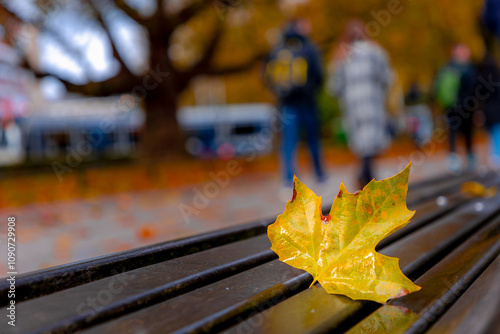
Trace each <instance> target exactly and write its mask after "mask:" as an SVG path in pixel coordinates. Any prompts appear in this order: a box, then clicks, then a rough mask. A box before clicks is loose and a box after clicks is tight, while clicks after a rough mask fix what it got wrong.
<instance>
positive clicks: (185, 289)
mask: <svg viewBox="0 0 500 334" xmlns="http://www.w3.org/2000/svg"><path fill="white" fill-rule="evenodd" d="M471 177H473V176H471V175H467V176H463V177H461V178H453V177H451V178H447V179H443V180H433V181H432V182H425V183H423V184H421V185H418V186H416V187H415V188H414V189H412V190H410V191H409V194H408V203H409V204H408V205H409V207H410V209H416V210H417V213H416V215H415V216H414V218H413V219H412V222H411V223H410V224H409V225H407V226H406V227H405V228H403V229H401V230H399V231H397V232H396V233H394V234H393V235H391V236H390V237H388V238H386V239H384V240H383V241H382V242H381V243H380V244H379V245H378V246H377V249H378V250H379V252H380V253H382V254H385V255H388V256H394V257H398V258H400V267H401V268H402V270H403V272H404V273H405V274H406V275H408V276H409V277H410V278H411V279H413V280H416V283H417V284H419V285H421V286H422V287H423V289H422V290H421V291H419V292H417V293H414V294H411V295H409V296H405V297H403V298H401V299H398V300H394V301H392V302H389V303H388V304H387V305H385V306H382V307H380V304H377V303H373V302H367V301H353V300H351V299H349V298H347V297H344V296H340V295H328V294H327V293H326V292H325V291H324V289H323V288H321V286H320V285H318V284H316V285H315V286H314V287H312V288H310V289H307V288H308V286H309V284H310V283H311V281H312V277H311V276H310V275H309V274H308V273H306V272H304V271H301V270H298V269H295V268H292V267H290V266H288V265H286V264H284V263H282V262H279V261H278V260H276V258H277V257H276V255H275V254H274V253H273V252H272V251H271V250H270V249H269V247H270V243H269V240H268V238H267V235H266V234H265V231H266V227H267V225H268V224H269V223H271V222H272V221H273V220H270V221H265V222H264V221H263V222H257V223H254V224H251V225H247V226H241V227H237V228H231V229H226V230H223V231H221V232H213V233H210V234H208V235H200V236H196V237H192V238H186V239H183V240H180V241H174V242H169V243H163V244H158V245H154V246H151V247H149V248H148V247H146V248H144V249H139V250H133V251H128V252H123V253H120V254H117V255H115V256H113V255H109V256H106V257H103V258H100V259H96V260H87V261H83V262H81V263H78V264H75V265H73V266H72V265H66V266H62V267H60V268H55V269H52V270H46V271H42V272H41V273H38V274H34V275H33V274H32V275H24V276H23V277H22V280H21V291H22V292H23V293H24V294H25V295H24V299H26V301H24V302H19V303H18V304H17V312H18V317H19V319H30V320H29V321H23V322H18V326H16V328H15V330H14V331H12V329H11V328H7V327H5V324H4V323H1V324H0V332H2V333H4V332H6V333H48V332H51V333H71V332H74V331H77V330H78V331H81V332H82V333H86V334H90V333H167V332H168V333H170V332H178V333H196V332H219V331H225V332H228V333H290V334H291V333H304V332H329V331H332V330H335V331H337V332H344V331H350V332H351V333H364V332H369V333H378V331H377V330H381V331H382V332H383V331H384V330H385V331H390V332H405V331H409V332H415V333H420V332H423V331H425V330H427V329H428V328H431V330H432V331H434V332H436V333H437V332H446V331H448V332H452V329H453V330H455V329H457V330H458V329H461V330H463V329H469V328H478V327H473V320H474V319H472V320H471V319H469V318H467V317H466V316H465V315H464V314H470V313H471V312H472V311H474V310H475V311H474V312H476V313H477V314H482V315H484V314H485V312H481V311H480V310H481V309H484V306H482V305H486V304H488V303H486V302H487V301H489V304H488V305H493V304H491V303H493V302H492V301H491V297H490V299H488V294H487V293H486V291H485V290H484V286H485V285H488V286H491V288H495V287H497V288H498V286H499V285H500V283H498V281H496V282H495V278H497V279H498V276H495V275H494V274H492V273H491V272H495V270H497V271H498V268H497V267H498V260H495V258H496V257H497V256H498V253H499V252H500V244H499V243H500V242H499V238H500V237H499V236H500V200H499V198H498V197H495V198H489V199H471V198H470V197H467V196H465V195H463V194H461V193H460V191H459V189H460V184H461V183H462V182H464V181H466V180H469V179H471ZM474 179H475V180H477V181H481V182H483V183H485V184H487V185H491V184H498V183H499V179H498V178H497V176H495V175H492V174H488V175H484V176H481V177H474ZM217 233H219V235H220V238H218V237H217ZM127 258H129V259H130V263H128V262H127ZM100 265H102V268H101V267H100ZM495 266H496V267H495ZM86 267H88V269H89V272H88V273H86V274H85V268H86ZM495 268H497V269H495ZM79 275H80V276H82V277H80V276H79ZM51 278H55V279H56V281H52V280H51ZM72 279H73V280H74V281H72ZM479 282H483V283H481V284H480V283H479ZM30 283H32V284H31V285H30ZM59 283H60V284H61V285H60V286H59V285H58V284H59ZM495 283H496V284H495ZM469 287H470V289H469ZM1 288H3V286H1V285H0V290H1ZM459 288H460V289H459ZM494 291H497V290H494ZM30 292H31V294H30ZM467 294H469V295H471V296H470V297H467ZM34 297H38V298H34ZM469 300H470V301H471V302H470V303H468V305H469V306H467V307H465V308H464V307H460V305H461V304H464V303H465V302H466V301H469ZM443 303H445V305H446V307H443V306H442V304H443ZM448 309H449V312H450V313H449V314H451V315H449V316H448V317H447V314H448V313H446V311H447V310H448ZM443 314H444V315H443ZM453 314H455V315H454V316H453ZM442 315H443V316H442ZM441 316H442V317H441ZM432 317H434V318H435V319H434V318H432ZM439 317H441V320H440V321H437V319H438V318H439ZM457 318H459V319H462V321H461V322H459V323H458V324H456V322H457V321H456V319H457ZM490 318H491V317H490ZM447 319H448V320H447ZM453 321H454V322H453ZM488 321H489V322H487V321H486V320H485V323H486V325H485V326H486V327H485V328H486V329H488V328H494V327H495V323H494V322H492V321H493V320H491V319H490V320H488ZM422 324H425V326H424V325H422ZM450 324H452V325H450ZM433 326H434V327H433ZM471 326H472V327H471ZM450 328H451V329H450Z"/></svg>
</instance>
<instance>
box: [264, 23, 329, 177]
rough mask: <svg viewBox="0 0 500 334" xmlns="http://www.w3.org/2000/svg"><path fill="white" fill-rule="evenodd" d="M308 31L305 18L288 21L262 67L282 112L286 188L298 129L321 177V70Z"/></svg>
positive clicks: (322, 175) (294, 169) (291, 174)
mask: <svg viewBox="0 0 500 334" xmlns="http://www.w3.org/2000/svg"><path fill="white" fill-rule="evenodd" d="M309 30H310V28H309V22H308V21H306V20H305V19H295V20H293V21H291V22H290V23H288V24H287V25H286V27H285V29H284V32H283V38H282V41H281V43H279V45H278V46H277V47H276V48H274V50H272V52H271V54H270V55H269V57H268V60H267V62H266V66H265V81H266V84H267V85H268V86H269V87H270V89H272V90H273V91H274V92H275V94H276V95H277V97H278V99H279V104H280V108H281V110H282V113H283V133H282V144H281V145H282V154H283V165H284V170H285V172H284V178H285V186H286V187H291V186H292V185H293V176H294V174H295V173H296V167H295V160H296V159H295V152H296V146H297V142H298V140H299V135H300V130H301V129H302V128H303V129H304V130H305V132H306V136H307V137H306V138H307V143H308V146H309V150H310V152H311V156H312V160H313V164H314V170H315V172H316V177H317V179H318V181H319V182H323V181H324V180H325V174H324V172H323V166H322V163H321V159H320V140H319V119H318V111H317V107H316V94H317V92H318V89H319V88H320V86H321V83H322V80H323V73H322V68H321V61H320V57H319V53H318V51H317V49H316V47H315V45H314V44H313V42H312V41H311V40H310V39H309V38H308V37H307V35H308V33H309Z"/></svg>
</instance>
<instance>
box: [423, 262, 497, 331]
mask: <svg viewBox="0 0 500 334" xmlns="http://www.w3.org/2000/svg"><path fill="white" fill-rule="evenodd" d="M498 317H500V257H497V258H496V260H495V261H493V263H492V264H491V265H490V266H489V267H488V268H487V269H486V270H485V271H484V272H483V273H482V274H481V276H479V278H478V279H477V280H476V281H475V282H474V283H473V284H472V285H471V287H470V288H468V289H467V291H466V292H465V293H464V294H463V295H462V296H461V297H460V298H459V299H458V300H457V301H456V302H455V303H454V304H453V306H452V307H451V308H450V309H449V310H448V311H446V313H445V314H444V315H443V317H441V318H440V319H439V320H438V321H437V322H436V323H435V324H434V325H433V326H432V327H431V328H430V330H429V331H428V332H427V333H428V334H447V333H450V334H451V333H457V334H458V333H464V334H465V333H478V334H479V333H494V329H495V327H494V323H495V322H496V318H498ZM496 331H497V333H498V332H500V327H496Z"/></svg>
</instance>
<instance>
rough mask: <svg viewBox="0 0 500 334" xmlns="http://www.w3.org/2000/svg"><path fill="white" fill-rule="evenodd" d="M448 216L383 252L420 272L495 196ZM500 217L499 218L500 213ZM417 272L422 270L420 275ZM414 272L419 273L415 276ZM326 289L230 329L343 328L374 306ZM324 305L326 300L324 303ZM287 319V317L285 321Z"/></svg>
mask: <svg viewBox="0 0 500 334" xmlns="http://www.w3.org/2000/svg"><path fill="white" fill-rule="evenodd" d="M479 202H481V203H483V201H474V202H471V203H470V204H469V205H467V206H466V207H464V208H462V209H460V210H458V211H457V212H454V213H453V214H451V215H448V216H445V217H443V218H441V219H440V220H438V221H436V222H435V223H433V224H432V225H429V226H427V227H425V228H423V229H420V230H418V231H416V232H414V233H412V234H411V235H410V236H408V237H406V238H404V239H401V240H399V241H397V242H395V243H393V244H392V245H390V246H388V247H386V248H384V249H382V250H381V251H380V252H381V253H383V254H385V255H388V256H393V257H398V258H400V267H401V268H402V270H403V272H404V273H405V274H406V275H409V276H416V275H419V271H420V269H422V271H423V270H425V268H427V267H428V266H431V265H433V264H435V263H436V262H438V261H439V260H441V259H442V258H443V257H444V256H445V255H446V254H447V253H449V252H451V251H452V250H453V249H454V248H455V247H456V246H457V245H459V244H460V243H461V242H463V240H464V239H466V238H467V237H469V236H471V235H472V234H473V233H474V231H477V230H478V229H479V228H481V226H483V225H484V224H485V223H486V222H487V221H488V219H489V218H490V217H492V216H493V215H494V214H495V213H497V212H498V209H497V208H498V204H497V201H496V200H495V199H490V200H488V201H484V203H483V204H484V208H483V210H482V211H480V212H478V211H476V210H475V206H476V205H475V203H479ZM497 220H500V218H498V219H497ZM417 277H418V276H417ZM414 278H415V277H414ZM322 290H323V289H321V288H320V289H319V290H315V289H307V290H305V291H302V292H300V293H298V294H297V295H296V296H294V297H292V298H290V299H287V300H285V301H283V302H281V303H280V304H277V305H276V306H274V307H272V308H271V309H269V310H268V311H269V313H263V314H264V316H262V315H261V314H255V315H254V316H252V317H251V318H249V319H246V320H244V321H241V322H240V323H239V324H238V325H236V326H234V327H232V328H230V329H228V330H227V332H228V333H233V334H235V333H243V332H246V331H247V330H248V328H251V329H252V333H274V332H276V331H282V332H284V333H287V334H292V333H304V332H324V331H329V330H339V331H341V329H342V328H344V327H347V328H348V327H349V326H350V325H351V324H350V323H349V319H353V317H358V316H363V315H367V314H365V312H366V311H364V308H367V309H368V310H370V309H372V308H373V307H376V305H378V304H375V303H370V302H360V301H352V300H350V299H349V298H347V297H344V296H339V295H328V294H326V293H323V292H322ZM321 305H328V307H324V308H322V307H321ZM283 319H287V320H286V321H283Z"/></svg>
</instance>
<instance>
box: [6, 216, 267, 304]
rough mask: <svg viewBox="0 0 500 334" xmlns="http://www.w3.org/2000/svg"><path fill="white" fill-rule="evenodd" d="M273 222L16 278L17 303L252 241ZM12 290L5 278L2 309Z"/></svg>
mask: <svg viewBox="0 0 500 334" xmlns="http://www.w3.org/2000/svg"><path fill="white" fill-rule="evenodd" d="M272 222H274V219H270V220H261V221H257V222H253V223H249V224H244V225H240V226H233V227H229V228H225V229H222V230H218V231H213V232H208V233H204V234H200V235H195V236H192V237H187V238H182V239H178V240H173V241H167V242H162V243H159V244H156V245H150V246H145V247H140V248H136V249H131V250H128V251H123V252H119V253H114V254H108V255H104V256H100V257H96V258H92V259H88V260H83V261H78V262H73V263H69V264H65V265H61V266H57V267H53V268H48V269H43V270H38V271H34V272H30V273H26V274H22V275H19V276H17V278H16V292H17V293H16V295H17V298H18V299H17V300H27V299H30V298H35V297H38V296H43V295H46V294H50V293H53V292H56V291H61V290H64V289H68V288H71V287H74V286H78V285H81V284H85V283H88V282H92V281H95V280H98V279H101V278H104V277H109V276H113V275H116V272H117V269H116V268H120V270H126V271H128V270H133V269H136V268H140V267H144V266H148V265H152V264H155V263H159V262H163V261H166V260H169V259H174V258H177V257H179V256H185V255H189V254H193V253H196V252H201V251H203V250H206V249H210V248H213V247H218V246H222V245H226V244H228V243H231V242H235V241H239V240H243V239H247V238H251V237H253V236H256V235H259V234H263V233H266V231H267V226H268V225H269V224H271V223H272ZM8 289H9V285H8V284H7V282H6V281H5V280H4V279H1V280H0V306H1V305H6V304H7V303H8V298H7V291H8Z"/></svg>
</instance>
